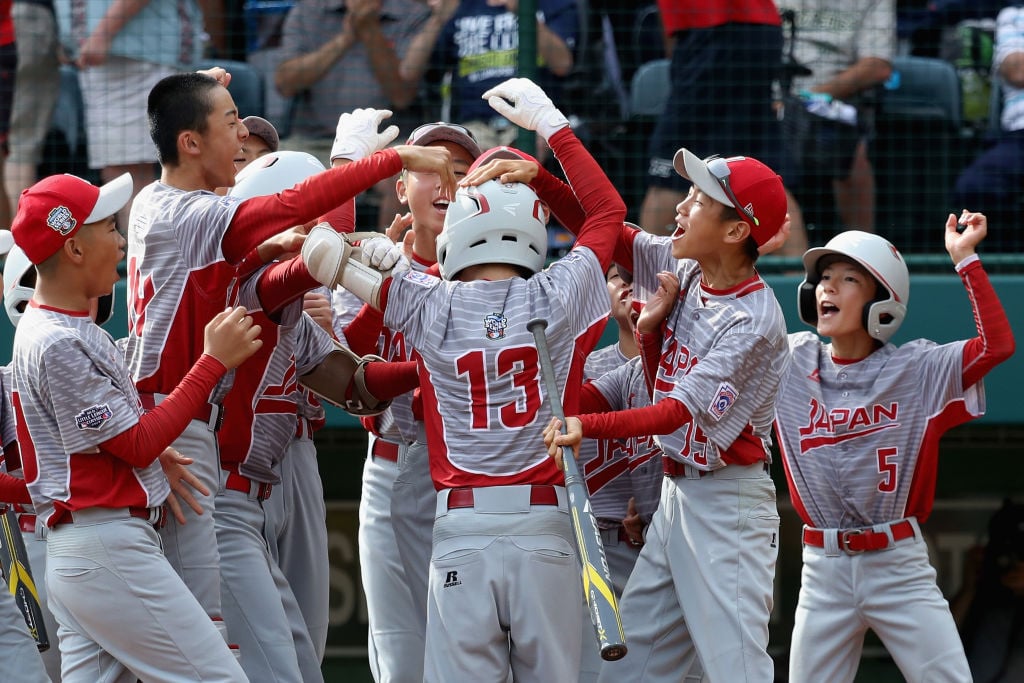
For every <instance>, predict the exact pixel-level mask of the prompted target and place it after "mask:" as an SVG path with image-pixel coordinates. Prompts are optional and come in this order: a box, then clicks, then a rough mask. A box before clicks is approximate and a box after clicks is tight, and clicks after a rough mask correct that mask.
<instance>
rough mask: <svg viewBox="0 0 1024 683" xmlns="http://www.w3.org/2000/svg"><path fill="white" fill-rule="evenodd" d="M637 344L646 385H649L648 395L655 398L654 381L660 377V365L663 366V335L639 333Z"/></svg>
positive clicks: (637, 334)
mask: <svg viewBox="0 0 1024 683" xmlns="http://www.w3.org/2000/svg"><path fill="white" fill-rule="evenodd" d="M636 343H637V345H638V346H639V347H640V361H641V363H643V366H644V384H646V385H647V395H648V397H653V396H654V380H655V378H656V377H657V376H658V365H660V364H661V335H658V334H640V333H639V332H637V333H636Z"/></svg>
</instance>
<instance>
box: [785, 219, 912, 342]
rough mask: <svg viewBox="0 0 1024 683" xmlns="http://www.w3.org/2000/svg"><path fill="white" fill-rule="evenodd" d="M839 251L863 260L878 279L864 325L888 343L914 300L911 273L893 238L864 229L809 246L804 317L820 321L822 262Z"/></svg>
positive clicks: (801, 295)
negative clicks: (817, 295)
mask: <svg viewBox="0 0 1024 683" xmlns="http://www.w3.org/2000/svg"><path fill="white" fill-rule="evenodd" d="M829 254H837V255H840V256H845V257H847V258H849V259H852V260H853V261H854V262H856V263H859V264H860V265H861V266H862V267H863V268H864V269H865V270H867V272H868V273H870V274H871V275H872V277H874V278H875V280H876V281H877V282H878V287H879V291H878V294H877V296H876V297H875V300H874V301H871V302H869V303H868V304H867V305H866V306H864V327H865V329H867V331H868V334H870V335H871V336H872V337H874V338H875V339H877V340H879V341H881V342H883V343H884V342H887V341H889V339H890V338H891V337H892V336H893V335H894V334H896V330H898V329H899V327H900V324H901V323H902V322H903V318H905V317H906V315H907V301H908V300H909V299H910V274H909V273H908V272H907V264H906V262H905V261H904V260H903V256H902V255H900V252H899V251H898V250H897V249H896V247H894V246H893V245H892V243H891V242H889V240H887V239H885V238H883V237H879V236H878V235H873V234H871V233H869V232H862V231H860V230H847V231H846V232H843V233H840V234H839V235H836V236H835V237H833V238H832V239H831V240H829V241H828V244H826V245H825V246H824V247H816V248H814V249H808V250H807V252H806V253H805V254H804V270H805V271H806V272H805V275H804V281H803V282H801V283H800V288H799V290H798V293H797V307H798V309H799V311H800V319H801V320H803V321H804V322H805V323H807V324H808V325H810V326H811V327H815V326H816V325H817V323H818V306H817V301H816V300H815V296H814V289H815V286H816V285H817V284H818V282H820V281H821V269H820V268H819V266H818V263H819V261H820V260H821V259H822V258H823V257H825V256H828V255H829Z"/></svg>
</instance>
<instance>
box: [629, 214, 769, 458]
mask: <svg viewBox="0 0 1024 683" xmlns="http://www.w3.org/2000/svg"><path fill="white" fill-rule="evenodd" d="M669 242H670V240H669V238H667V237H655V236H652V235H649V234H647V233H640V234H638V235H637V236H636V239H635V241H634V243H633V260H634V278H635V279H634V284H633V297H634V298H635V299H637V300H638V301H646V300H647V298H648V297H649V296H650V295H651V293H652V292H654V291H655V290H656V289H657V287H658V282H657V279H656V278H655V275H656V274H657V273H658V272H660V271H670V272H674V273H676V274H677V275H678V276H679V280H680V292H679V300H678V301H677V302H676V305H675V307H674V308H673V309H672V311H671V313H669V315H668V317H667V318H666V320H665V324H666V328H667V330H668V333H667V334H666V338H665V339H664V341H663V342H662V349H661V362H660V363H659V367H658V372H657V377H656V380H655V387H654V401H655V403H657V402H658V401H659V400H660V399H662V398H663V397H665V396H671V397H672V398H675V399H677V400H679V401H681V402H682V403H683V404H684V405H685V406H686V407H687V409H688V410H689V411H690V414H691V415H692V416H693V421H692V422H691V423H688V424H686V425H684V426H683V427H682V428H680V429H678V430H676V431H675V432H673V433H672V434H667V435H663V436H658V437H656V440H657V443H658V445H659V446H660V447H661V450H662V453H663V454H664V455H666V456H668V457H671V458H673V459H675V460H679V461H681V462H686V463H688V464H690V465H694V466H696V467H698V468H700V469H716V468H718V467H721V466H723V465H724V464H725V463H724V462H723V461H722V458H721V453H722V451H723V450H725V449H728V448H730V447H734V442H737V437H739V436H740V434H741V433H742V432H743V431H744V430H748V431H750V432H752V434H753V438H754V439H755V440H759V441H760V443H758V444H755V443H753V442H749V441H744V442H743V443H738V442H737V443H736V444H735V446H736V447H743V448H745V449H747V453H746V454H747V455H748V456H751V455H754V454H753V453H752V451H753V450H760V451H761V452H762V453H763V456H762V457H763V458H764V459H768V458H769V457H770V456H769V453H768V446H769V444H770V440H771V434H770V432H771V425H772V420H773V419H774V412H775V411H774V404H775V394H776V391H777V390H778V386H779V380H780V378H781V376H782V373H783V372H784V371H785V368H786V364H787V362H788V353H787V347H786V328H785V319H784V318H783V316H782V309H780V308H779V303H778V301H776V300H775V296H774V294H773V292H772V290H771V288H770V287H768V285H767V284H766V283H765V282H764V281H763V280H762V279H761V278H760V277H757V278H755V279H753V280H750V281H748V282H746V283H744V284H743V285H741V286H740V287H737V288H734V289H733V290H730V291H729V292H726V293H720V292H713V291H711V290H708V289H704V288H702V287H701V284H700V280H701V270H700V266H699V265H698V264H697V262H696V261H691V260H682V261H679V260H676V259H674V258H672V253H671V247H670V244H669ZM748 426H749V429H748Z"/></svg>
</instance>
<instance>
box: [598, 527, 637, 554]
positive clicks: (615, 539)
mask: <svg viewBox="0 0 1024 683" xmlns="http://www.w3.org/2000/svg"><path fill="white" fill-rule="evenodd" d="M601 541H602V542H603V543H604V544H605V545H619V544H621V545H628V546H632V547H634V548H639V547H640V546H642V545H643V544H644V542H643V541H634V540H633V539H632V538H630V537H629V532H628V531H626V527H624V526H622V525H621V524H619V525H618V526H613V527H609V528H607V529H601Z"/></svg>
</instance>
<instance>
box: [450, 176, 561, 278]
mask: <svg viewBox="0 0 1024 683" xmlns="http://www.w3.org/2000/svg"><path fill="white" fill-rule="evenodd" d="M544 218H545V216H544V207H543V205H542V204H541V201H540V199H538V197H537V195H536V193H535V192H534V191H533V189H532V188H530V186H529V185H525V184H523V183H507V184H504V185H503V184H501V183H499V182H498V181H497V180H488V181H487V182H485V183H482V184H481V185H478V186H475V187H460V188H459V190H458V191H457V192H456V193H455V199H454V201H452V203H451V204H449V205H448V211H447V213H446V214H445V217H444V229H443V230H442V231H441V234H440V235H438V237H437V262H438V265H439V266H440V269H441V277H443V278H444V279H446V280H454V279H455V277H456V276H457V275H458V274H459V273H460V272H461V271H462V270H464V269H465V268H467V267H468V266H475V265H479V264H482V263H504V264H508V265H512V266H519V267H522V268H525V269H526V270H528V271H530V272H531V273H537V272H539V271H540V270H542V269H543V268H544V260H545V259H546V257H547V249H548V232H547V228H546V227H545V220H544Z"/></svg>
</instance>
